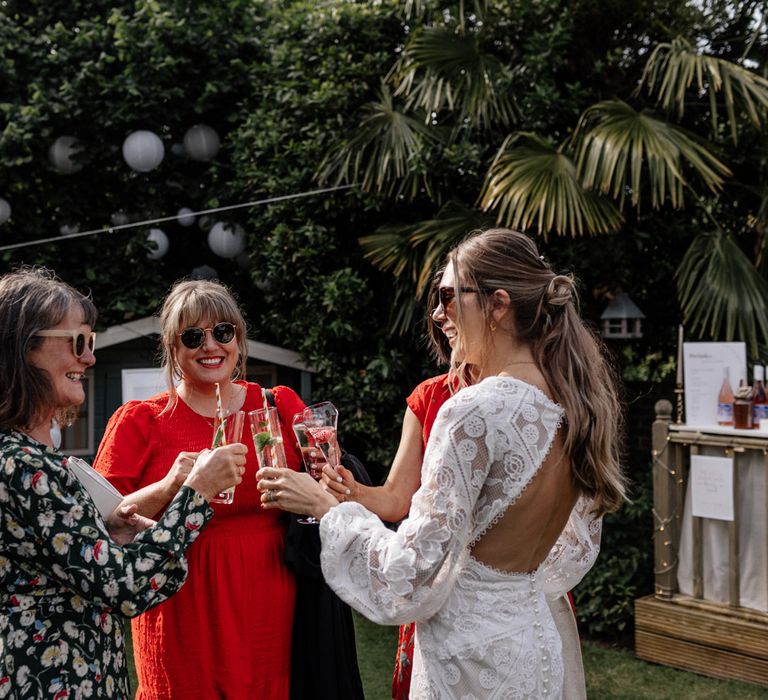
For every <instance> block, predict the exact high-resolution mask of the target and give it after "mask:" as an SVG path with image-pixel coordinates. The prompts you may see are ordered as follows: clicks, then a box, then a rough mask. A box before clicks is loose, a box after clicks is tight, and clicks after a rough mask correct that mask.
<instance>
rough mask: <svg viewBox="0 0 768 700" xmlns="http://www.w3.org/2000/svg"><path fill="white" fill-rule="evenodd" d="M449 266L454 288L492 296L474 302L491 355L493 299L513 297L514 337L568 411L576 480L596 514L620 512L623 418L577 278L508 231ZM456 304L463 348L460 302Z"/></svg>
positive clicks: (489, 235) (470, 242)
mask: <svg viewBox="0 0 768 700" xmlns="http://www.w3.org/2000/svg"><path fill="white" fill-rule="evenodd" d="M448 262H449V264H452V265H453V269H454V275H455V280H456V281H455V285H456V287H457V288H458V287H459V286H463V285H469V286H472V287H476V288H478V289H480V290H487V291H488V293H485V294H483V293H481V294H478V296H477V298H478V300H480V303H481V307H482V309H483V312H484V314H485V317H486V320H487V323H486V324H485V327H486V329H487V330H486V334H487V336H488V337H487V338H486V339H485V340H486V343H485V345H486V347H488V346H489V345H490V334H491V331H490V328H489V327H490V322H491V320H492V318H491V312H492V304H491V299H492V295H491V294H490V292H492V291H493V290H497V289H503V290H506V292H507V293H508V294H509V297H510V300H511V308H512V310H513V316H514V319H515V328H514V329H513V332H514V333H515V336H516V338H517V339H518V340H519V341H520V342H523V343H526V344H528V345H530V347H531V349H532V351H533V356H534V359H535V361H536V364H537V365H538V367H539V369H540V370H541V372H542V374H543V375H544V378H545V379H546V382H547V384H548V386H549V388H550V391H551V392H552V394H553V398H554V399H555V400H556V401H557V402H558V403H559V404H560V405H561V406H562V407H563V408H564V409H565V416H566V420H565V421H564V425H563V428H562V430H563V446H564V449H565V452H566V454H567V455H568V456H569V458H570V460H571V464H572V472H573V475H574V478H575V479H576V482H577V483H578V484H579V486H580V487H581V488H582V490H583V491H585V492H586V493H588V494H589V495H591V496H592V497H593V498H594V501H595V509H596V511H597V512H598V513H599V514H602V513H605V512H609V511H612V510H616V509H617V508H618V507H619V506H620V505H621V503H622V502H623V501H624V500H625V498H626V496H625V487H626V485H625V479H624V477H623V475H622V470H621V466H620V457H621V438H622V434H623V410H622V406H621V403H620V401H619V398H618V391H617V380H616V376H615V373H614V371H613V370H612V368H611V367H610V365H609V364H608V362H607V361H606V358H605V356H604V351H603V346H602V342H601V341H600V340H599V339H598V338H597V337H596V336H595V335H594V334H593V333H592V332H591V331H590V330H589V329H588V328H587V326H586V324H585V323H584V321H583V320H582V319H581V317H580V316H579V313H578V311H577V308H576V290H575V282H574V279H573V276H572V275H558V274H556V273H555V272H553V271H552V269H551V267H550V266H549V265H548V264H547V263H546V262H545V261H544V259H543V257H542V256H540V255H539V251H538V250H537V248H536V245H535V244H534V242H533V241H532V240H531V239H530V238H528V237H527V236H525V235H524V234H522V233H518V232H517V231H512V230H510V229H503V228H497V229H490V230H488V231H484V232H479V233H475V234H473V235H471V236H470V237H468V238H467V239H465V240H464V241H463V242H462V243H460V244H459V245H458V246H457V247H456V248H454V249H453V250H452V251H451V253H450V254H449V256H448ZM455 300H456V313H457V326H458V328H459V343H461V342H462V334H461V313H462V311H461V294H456V297H455ZM496 332H497V333H499V332H503V331H502V329H501V328H499V329H497V331H496ZM461 364H462V363H459V362H455V361H453V360H452V365H454V366H453V369H454V371H455V373H456V375H457V376H458V377H460V378H461V377H465V376H466V372H465V371H463V367H462V366H461Z"/></svg>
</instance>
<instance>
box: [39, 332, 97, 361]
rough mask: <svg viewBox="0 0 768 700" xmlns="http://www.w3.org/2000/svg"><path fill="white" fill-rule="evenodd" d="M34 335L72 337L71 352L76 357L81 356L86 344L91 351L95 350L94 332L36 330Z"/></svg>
mask: <svg viewBox="0 0 768 700" xmlns="http://www.w3.org/2000/svg"><path fill="white" fill-rule="evenodd" d="M35 335H41V336H43V337H52V338H72V353H73V354H74V356H75V357H76V358H78V359H80V358H81V357H82V356H83V353H84V352H85V347H86V345H87V346H88V349H89V350H90V351H91V352H93V351H94V350H96V334H95V333H94V332H93V331H91V332H90V333H83V332H82V331H38V332H37V333H35Z"/></svg>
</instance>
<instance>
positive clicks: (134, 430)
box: [95, 281, 304, 700]
mask: <svg viewBox="0 0 768 700" xmlns="http://www.w3.org/2000/svg"><path fill="white" fill-rule="evenodd" d="M160 321H161V326H162V341H163V360H164V363H163V364H164V368H165V370H166V375H167V379H168V386H169V390H168V391H166V392H164V393H162V394H159V395H158V396H155V397H153V398H151V399H148V400H147V401H130V402H128V403H126V404H125V405H124V406H122V407H121V408H120V409H119V410H118V411H117V412H116V413H115V414H114V415H113V416H112V418H111V419H110V421H109V425H108V426H107V430H106V432H105V434H104V439H103V440H102V442H101V445H100V447H99V452H98V454H97V456H96V462H95V466H96V468H97V469H98V470H99V471H100V472H101V473H102V474H104V475H105V476H106V477H107V478H108V479H109V480H110V481H111V482H112V483H113V484H114V485H115V486H116V487H117V488H118V489H119V490H120V491H121V492H122V493H124V494H131V495H130V496H129V497H128V499H127V500H128V501H130V502H134V503H137V504H138V506H139V512H140V513H141V514H142V515H146V516H149V517H152V516H155V515H157V514H158V513H161V512H162V511H163V510H164V508H165V506H166V505H167V503H168V502H169V501H170V500H171V498H172V497H173V495H174V494H175V493H176V490H177V489H178V488H179V485H180V484H181V483H182V482H183V481H184V478H185V475H186V473H187V472H188V471H189V468H190V467H191V464H192V459H191V458H192V457H194V455H195V454H196V453H197V452H198V451H199V450H201V449H203V448H206V447H210V445H211V440H212V437H213V432H214V428H213V425H214V416H215V415H216V413H215V411H216V383H218V384H219V385H220V389H221V399H222V405H223V407H224V408H225V410H230V411H233V410H243V411H252V410H254V409H256V408H261V407H262V406H263V398H262V389H261V387H260V386H259V385H258V384H254V383H250V382H245V381H234V379H235V378H236V377H237V376H239V375H240V374H241V372H242V370H243V368H244V367H245V363H246V360H247V349H246V326H245V321H244V319H243V316H242V314H241V312H240V309H239V308H238V305H237V303H236V302H235V300H234V299H233V298H232V296H231V294H230V293H229V292H228V290H227V289H226V288H225V287H223V286H222V285H220V284H218V283H215V282H209V281H187V282H181V283H178V284H176V285H175V286H174V288H173V289H172V290H171V292H170V294H169V295H168V297H167V298H166V300H165V303H164V305H163V309H162V312H161V317H160ZM174 380H176V381H179V380H180V382H179V384H178V388H174ZM275 399H276V401H277V402H278V405H279V406H280V408H281V409H282V410H281V411H280V413H281V414H282V415H293V414H294V413H295V412H296V411H298V410H299V409H300V408H302V407H303V405H304V404H303V402H302V401H301V399H299V397H298V396H297V395H296V394H295V393H294V392H293V391H292V390H290V389H288V388H287V387H280V388H279V389H278V390H277V391H275ZM283 430H284V440H285V444H286V446H289V445H293V444H294V443H295V438H294V436H293V432H292V431H291V430H290V428H289V429H288V430H286V429H285V428H283ZM182 451H184V452H182ZM180 452H182V454H179V453H180ZM177 455H179V456H178V458H177ZM286 455H287V458H288V466H289V467H291V468H293V469H297V468H298V466H299V459H300V458H299V456H298V454H297V452H296V451H295V450H292V449H286ZM256 470H257V464H256V458H255V451H254V450H253V449H251V450H249V452H248V458H247V462H246V473H245V476H244V478H243V482H242V483H241V484H240V486H238V487H237V490H236V492H235V499H234V503H232V504H231V505H223V504H215V505H214V506H213V508H214V510H215V511H216V517H215V518H213V520H212V522H211V524H210V525H209V527H208V528H207V529H206V530H205V532H204V533H203V534H202V535H201V536H200V537H199V539H198V544H197V546H196V547H194V548H193V549H192V550H191V555H190V557H189V577H188V579H187V585H185V586H184V588H183V589H182V591H181V594H180V595H177V596H175V597H174V599H172V600H170V601H168V602H167V603H163V604H162V605H159V606H158V607H156V608H154V609H153V610H151V611H150V612H148V613H146V614H144V615H141V616H139V617H138V618H136V619H135V620H134V621H133V643H134V656H135V661H136V670H137V674H138V680H139V688H138V693H137V695H136V697H137V698H138V699H139V700H171V699H177V700H181V699H183V700H193V699H194V698H199V699H200V700H209V699H210V698H217V697H220V698H222V697H223V698H227V699H228V700H250V699H251V698H266V699H273V700H287V699H288V697H289V690H290V689H289V680H290V648H291V628H292V622H293V609H294V596H295V583H294V578H293V575H292V574H291V573H290V572H289V571H288V569H287V568H286V567H285V565H284V563H283V544H284V538H285V530H286V520H285V517H284V516H282V515H281V514H280V513H279V512H278V511H270V510H264V509H262V508H261V507H260V504H259V493H258V491H257V489H256V480H255V478H254V475H255V473H256ZM133 492H136V493H133Z"/></svg>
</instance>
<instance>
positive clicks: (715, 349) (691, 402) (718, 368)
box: [683, 343, 747, 426]
mask: <svg viewBox="0 0 768 700" xmlns="http://www.w3.org/2000/svg"><path fill="white" fill-rule="evenodd" d="M726 367H727V368H728V375H729V379H730V382H731V388H732V389H733V390H735V389H736V387H738V385H739V379H741V378H742V377H743V378H744V379H746V378H747V349H746V346H745V344H744V343H683V370H684V372H683V374H684V381H685V422H686V423H687V424H688V425H701V426H705V425H717V397H718V396H719V395H720V387H721V386H722V384H723V370H724V369H725V368H726Z"/></svg>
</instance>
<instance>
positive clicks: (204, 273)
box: [189, 265, 219, 280]
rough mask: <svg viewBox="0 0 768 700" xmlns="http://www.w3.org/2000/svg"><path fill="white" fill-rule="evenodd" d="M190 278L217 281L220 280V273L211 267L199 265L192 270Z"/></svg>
mask: <svg viewBox="0 0 768 700" xmlns="http://www.w3.org/2000/svg"><path fill="white" fill-rule="evenodd" d="M189 276H190V278H192V279H193V280H215V279H218V278H219V273H218V272H216V269H215V268H213V267H211V266H210V265H198V266H197V267H193V268H192V272H190V273H189Z"/></svg>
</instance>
